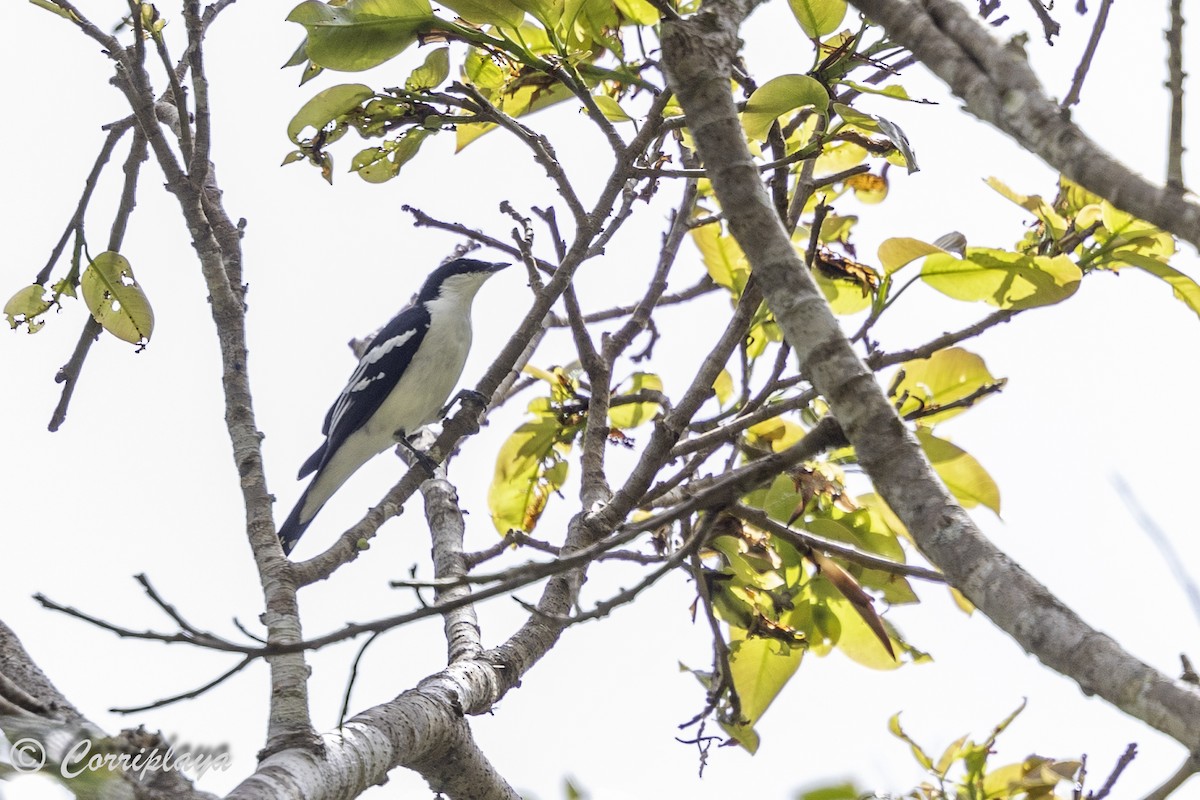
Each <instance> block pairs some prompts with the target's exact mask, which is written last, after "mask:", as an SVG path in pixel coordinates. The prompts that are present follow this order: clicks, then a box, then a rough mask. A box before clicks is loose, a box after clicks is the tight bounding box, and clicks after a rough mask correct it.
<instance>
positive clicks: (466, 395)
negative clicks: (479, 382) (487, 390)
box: [438, 389, 488, 417]
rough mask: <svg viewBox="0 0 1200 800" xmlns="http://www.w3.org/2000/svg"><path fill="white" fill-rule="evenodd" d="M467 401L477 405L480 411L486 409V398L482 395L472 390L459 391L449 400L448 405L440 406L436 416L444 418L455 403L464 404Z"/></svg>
mask: <svg viewBox="0 0 1200 800" xmlns="http://www.w3.org/2000/svg"><path fill="white" fill-rule="evenodd" d="M468 400H470V401H471V402H472V403H475V404H477V405H478V406H479V407H480V409H484V408H487V404H488V398H487V397H485V396H484V395H483V394H482V393H480V392H477V391H475V390H474V389H460V390H459V392H458V394H456V395H454V397H452V398H450V402H449V403H446V405H444V406H442V410H441V411H440V412H438V416H439V417H445V416H446V415H447V414H449V413H450V409H451V408H452V407H453V406H454V404H455V403H457V402H466V401H468Z"/></svg>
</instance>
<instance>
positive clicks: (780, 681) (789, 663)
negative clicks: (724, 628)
mask: <svg viewBox="0 0 1200 800" xmlns="http://www.w3.org/2000/svg"><path fill="white" fill-rule="evenodd" d="M729 638H730V645H731V648H730V650H731V654H730V657H729V671H730V673H731V675H730V677H731V678H732V679H733V686H734V688H735V689H736V690H737V693H738V699H739V700H741V704H742V718H743V719H744V720H746V723H745V724H743V725H729V726H726V725H725V724H722V727H723V728H725V730H726V732H728V733H729V735H730V736H732V737H733V738H735V739H737V740H738V743H739V744H741V745H742V747H744V748H746V749H747V750H748V751H750V752H751V753H753V752H754V751H755V750H756V749H757V745H758V736H757V735H756V734H754V724H755V723H756V722H758V720H760V719H762V716H763V714H764V713H765V712H766V710H767V708H769V707H770V705H771V703H772V702H773V701H774V700H775V698H776V697H778V696H779V692H780V691H781V690H782V689H783V687H784V686H786V685H787V682H788V681H789V680H791V678H792V676H793V675H795V674H796V670H797V669H799V668H800V660H801V659H802V658H803V657H804V649H803V648H801V647H792V646H790V645H788V644H786V643H785V642H781V641H778V640H776V639H770V638H766V637H759V638H753V639H749V638H746V632H745V631H744V630H742V629H740V628H730V636H729Z"/></svg>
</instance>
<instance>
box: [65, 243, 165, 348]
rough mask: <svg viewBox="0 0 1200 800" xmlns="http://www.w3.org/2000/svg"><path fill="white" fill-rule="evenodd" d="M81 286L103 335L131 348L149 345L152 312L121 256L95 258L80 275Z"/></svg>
mask: <svg viewBox="0 0 1200 800" xmlns="http://www.w3.org/2000/svg"><path fill="white" fill-rule="evenodd" d="M80 286H81V288H82V289H83V302H85V303H86V304H87V307H88V311H91V312H92V316H93V317H95V318H96V322H99V323H100V324H101V325H102V326H104V329H105V330H106V331H108V332H109V333H111V334H112V335H113V336H116V337H117V338H118V339H123V340H124V341H126V342H130V343H132V344H141V343H144V342H148V341H150V336H151V334H153V333H154V312H153V311H152V310H151V309H150V301H149V300H148V299H147V298H146V294H145V292H143V291H142V287H141V286H139V285H138V283H137V280H136V279H135V278H134V277H133V268H132V267H131V266H130V265H129V261H128V260H126V258H125V257H124V256H122V255H121V254H120V253H115V252H113V251H111V250H108V251H105V252H103V253H101V254H100V255H98V256H96V258H95V259H94V260H93V261H92V263H91V264H88V267H87V269H85V270H84V271H83V276H82V277H81V278H80Z"/></svg>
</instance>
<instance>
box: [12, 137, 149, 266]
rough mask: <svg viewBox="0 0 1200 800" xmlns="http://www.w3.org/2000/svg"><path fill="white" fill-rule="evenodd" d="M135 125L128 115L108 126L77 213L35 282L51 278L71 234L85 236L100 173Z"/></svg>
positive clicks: (76, 209)
mask: <svg viewBox="0 0 1200 800" xmlns="http://www.w3.org/2000/svg"><path fill="white" fill-rule="evenodd" d="M131 127H133V118H132V117H126V118H125V119H123V120H120V121H119V122H115V123H113V124H112V125H111V126H108V136H107V137H106V138H105V140H104V144H103V145H102V146H101V147H100V152H99V153H98V154H97V155H96V161H95V163H93V164H92V171H91V172H89V173H88V176H87V179H86V180H84V182H83V193H82V194H81V195H80V196H79V203H78V204H76V206H75V213H74V214H72V215H71V219H70V221H68V222H67V227H66V229H65V230H63V233H62V236H61V237H59V240H58V243H57V244H55V245H54V249H53V250H51V251H50V258H49V259H47V260H46V266H44V267H42V270H41V271H40V272H39V273H38V274H37V277H36V278H34V280H33V282H34V283H45V282H46V281H48V280H50V272H51V270H53V269H54V265H55V264H57V263H58V259H59V258H61V257H62V253H63V250H64V249H66V246H67V241H68V240H69V239H70V238H71V234H75V235H77V236H79V237H81V238H82V236H83V221H84V214H85V212H86V211H87V207H88V203H89V202H90V201H91V199H92V193H93V192H94V191H95V190H96V184H97V183H98V182H99V180H100V174H101V173H102V172H103V171H104V167H105V165H107V164H108V161H109V159H110V158H112V152H113V150H114V149H115V148H116V146H117V142H118V141H120V140H121V137H122V136H124V135H125V134H126V132H128V131H129V129H130V128H131Z"/></svg>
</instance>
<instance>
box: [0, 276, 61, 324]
mask: <svg viewBox="0 0 1200 800" xmlns="http://www.w3.org/2000/svg"><path fill="white" fill-rule="evenodd" d="M51 305H52V302H51V301H50V299H49V298H47V297H46V287H44V286H42V285H41V284H40V283H34V284H31V285H29V286H26V287H25V288H24V289H21V290H20V291H19V292H17V293H16V294H14V295H13V296H12V297H11V298H9V300H8V302H7V303H5V304H4V315H5V316H6V317H8V325H9V327H11V328H12V329H13V330H16V329H17V328H19V327H20V326H21V325H24V326H25V328H26V332H27V333H37V332H38V331H39V330H41V329H42V326H43V325H45V324H46V321H45V320H43V319H38V317H40V316H41V315H42V314H45V313H46V312H47V311H49V310H50V306H51Z"/></svg>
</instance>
